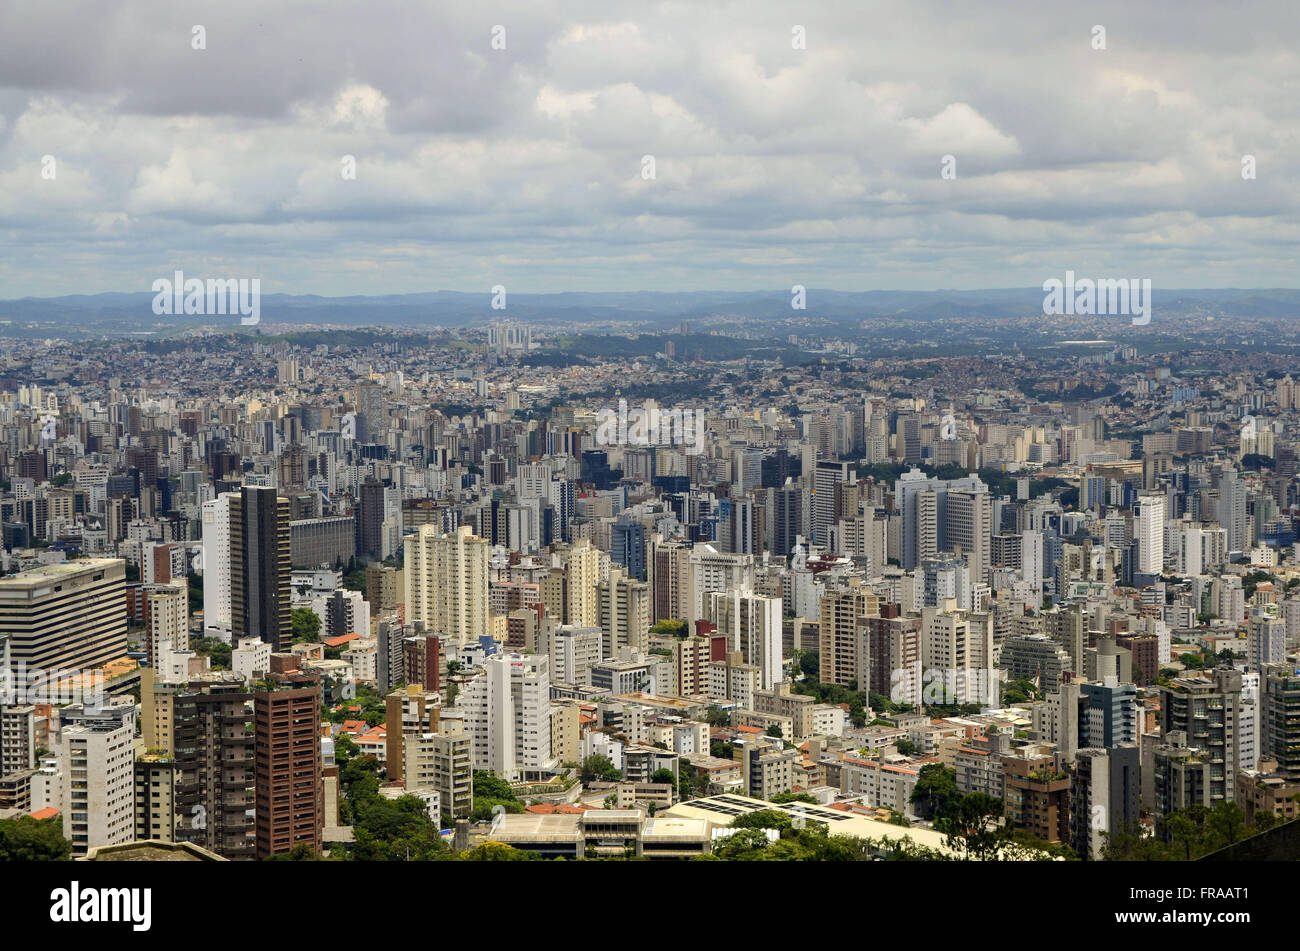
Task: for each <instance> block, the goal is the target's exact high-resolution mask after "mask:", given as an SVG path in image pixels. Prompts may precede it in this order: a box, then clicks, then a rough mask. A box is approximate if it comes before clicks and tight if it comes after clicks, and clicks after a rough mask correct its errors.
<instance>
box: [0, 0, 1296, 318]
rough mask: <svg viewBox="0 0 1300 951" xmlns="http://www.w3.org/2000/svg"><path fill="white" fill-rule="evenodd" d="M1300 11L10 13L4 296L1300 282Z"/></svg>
mask: <svg viewBox="0 0 1300 951" xmlns="http://www.w3.org/2000/svg"><path fill="white" fill-rule="evenodd" d="M810 8H811V9H810ZM1298 11H1300V4H1297V3H1294V2H1292V0H1278V2H1274V3H1257V4H1250V3H1240V2H1234V3H1232V4H1221V3H1204V4H1201V3H1191V2H1187V0H1170V2H1161V0H1141V2H1134V0H1125V2H1122V3H1115V4H1108V3H1084V2H1061V3H1056V2H1052V0H1046V2H1044V0H1035V2H1027V3H1023V4H1018V3H1010V2H997V3H993V2H990V3H973V2H959V3H958V2H951V3H950V2H933V3H931V2H925V0H902V2H898V3H871V2H867V0H856V2H844V3H835V2H828V3H818V4H809V3H795V2H785V3H775V2H765V0H741V2H735V3H716V4H714V3H704V2H681V3H621V2H617V0H612V2H611V0H601V2H586V0H563V2H545V0H543V2H539V0H528V2H522V3H514V2H495V0H474V2H463V3H462V2H447V3H436V4H435V3H422V2H418V0H391V2H388V0H365V2H357V3H328V2H322V0H312V2H302V3H297V2H276V0H267V2H262V3H256V2H242V0H221V2H209V3H186V2H183V0H160V2H156V3H155V2H132V0H122V2H116V3H111V4H106V3H103V2H102V0H87V2H81V3H78V2H65V0H58V2H45V3H41V2H35V0H32V2H22V0H19V2H15V0H9V2H6V3H3V5H0V298H7V297H18V296H24V295H33V296H53V295H57V294H68V293H95V292H99V291H110V290H112V291H128V290H136V291H146V290H148V289H149V286H150V284H151V283H152V282H153V280H154V279H155V278H158V277H162V276H170V275H171V273H172V271H174V270H176V269H178V268H179V269H181V270H184V271H185V272H186V273H187V276H193V277H225V276H230V277H259V278H261V280H262V291H263V293H272V292H286V293H318V294H326V295H341V294H354V293H355V294H379V293H398V292H412V291H425V290H437V289H452V290H462V291H477V290H482V291H483V292H484V293H485V294H486V293H487V291H488V289H489V288H490V287H491V286H492V285H494V284H503V285H505V286H506V287H507V289H508V290H512V291H517V292H547V291H560V290H592V291H595V290H631V289H651V290H658V289H664V290H668V289H685V290H694V289H733V290H746V289H767V288H776V287H786V286H789V285H791V284H795V283H799V284H804V285H807V286H808V287H834V288H839V289H844V290H868V289H876V288H885V289H893V288H898V289H933V288H976V287H1012V286H1037V285H1041V284H1042V282H1043V281H1044V280H1046V279H1048V278H1050V277H1053V276H1056V277H1063V276H1064V272H1065V271H1066V270H1067V269H1072V270H1074V271H1075V272H1076V273H1078V274H1079V275H1080V276H1094V277H1103V276H1112V275H1113V276H1133V277H1144V278H1150V279H1152V281H1153V283H1154V285H1155V287H1156V288H1169V287H1231V286H1237V287H1249V286H1254V287H1295V286H1300V280H1298V279H1297V276H1298V275H1300V267H1298V264H1300V262H1298V260H1297V258H1298V255H1297V238H1298V237H1300V227H1298V222H1297V208H1298V207H1300V186H1298V185H1297V175H1300V123H1298V122H1297V115H1298V113H1300V54H1298V53H1297V48H1298V47H1300V43H1298V42H1297V41H1298V40H1300V12H1298ZM195 25H201V26H203V27H204V29H205V32H206V49H204V50H195V49H192V43H193V27H194V26H195ZM498 25H500V26H502V27H504V30H505V32H504V36H505V46H506V48H505V49H504V50H494V49H493V48H492V41H493V29H494V27H496V26H498ZM1096 25H1101V26H1104V27H1105V42H1106V49H1104V50H1097V49H1094V48H1093V46H1094V31H1093V28H1094V26H1096ZM795 26H802V27H803V28H804V31H805V34H806V49H794V48H793V46H794V43H793V40H794V38H795V37H794V33H793V28H794V27H795ZM1247 154H1249V155H1253V156H1254V157H1255V161H1256V167H1257V178H1256V179H1255V180H1244V179H1243V177H1242V157H1243V156H1244V155H1247ZM345 155H352V156H355V159H356V178H355V180H348V179H345V178H344V177H343V175H342V174H341V172H342V167H343V157H344V156H345ZM646 155H652V156H653V157H654V166H655V167H654V172H655V177H654V178H653V179H647V178H645V177H643V156H646ZM945 155H951V156H953V157H954V159H955V171H956V178H955V179H944V178H943V177H942V176H941V169H942V161H943V157H944V156H945ZM45 156H52V157H53V159H54V165H53V168H54V177H53V178H49V177H43V174H42V172H43V169H47V168H48V167H49V163H48V162H46V163H44V164H43V160H44V157H45Z"/></svg>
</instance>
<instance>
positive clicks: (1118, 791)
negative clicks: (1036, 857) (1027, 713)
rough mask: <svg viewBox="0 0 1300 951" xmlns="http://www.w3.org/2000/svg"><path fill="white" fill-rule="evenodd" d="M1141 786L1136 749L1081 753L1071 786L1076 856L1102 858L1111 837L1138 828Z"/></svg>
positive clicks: (1079, 752) (1128, 746)
mask: <svg viewBox="0 0 1300 951" xmlns="http://www.w3.org/2000/svg"><path fill="white" fill-rule="evenodd" d="M1141 786H1142V783H1141V778H1140V758H1139V753H1138V747H1137V746H1135V745H1133V744H1125V745H1122V746H1116V747H1113V748H1111V749H1096V748H1085V749H1081V750H1079V751H1078V754H1077V756H1076V758H1075V761H1074V766H1073V768H1072V770H1071V784H1070V847H1071V848H1073V849H1074V851H1075V854H1077V855H1078V856H1079V857H1080V858H1083V859H1100V858H1101V857H1102V851H1103V849H1104V848H1105V846H1106V842H1107V839H1108V838H1109V837H1113V836H1115V835H1118V834H1120V833H1122V832H1125V831H1130V830H1134V829H1136V826H1137V821H1138V809H1139V805H1140V796H1141Z"/></svg>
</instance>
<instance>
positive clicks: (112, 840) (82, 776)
mask: <svg viewBox="0 0 1300 951" xmlns="http://www.w3.org/2000/svg"><path fill="white" fill-rule="evenodd" d="M135 719H136V707H135V704H133V703H124V704H114V705H112V706H102V705H101V706H94V707H90V706H86V705H83V704H79V703H74V704H69V705H68V706H65V707H60V708H59V722H60V727H59V744H60V755H59V761H60V765H61V766H62V768H63V777H64V788H63V835H64V837H65V838H66V839H68V840H69V841H70V842H71V843H72V854H73V855H78V856H80V855H85V854H86V852H87V851H89V850H90V849H93V848H96V847H99V846H105V845H120V844H122V843H123V842H130V841H131V840H132V839H133V838H134V837H135Z"/></svg>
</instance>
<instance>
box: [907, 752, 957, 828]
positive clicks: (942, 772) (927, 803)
mask: <svg viewBox="0 0 1300 951" xmlns="http://www.w3.org/2000/svg"><path fill="white" fill-rule="evenodd" d="M960 795H961V794H960V793H959V792H958V791H957V773H956V771H955V770H952V769H949V768H948V767H947V766H944V765H943V764H942V763H927V764H926V765H925V766H922V767H921V771H920V772H919V773H918V774H917V777H916V785H915V786H914V787H913V788H912V798H911V800H910V801H911V803H912V805H914V806H916V807H917V812H918V813H919V814H920V816H921V817H922V818H923V819H931V820H934V819H938V818H941V817H943V816H944V815H946V814H947V812H948V807H949V804H950V803H951V802H952V801H953V800H955V799H957V798H959V797H960Z"/></svg>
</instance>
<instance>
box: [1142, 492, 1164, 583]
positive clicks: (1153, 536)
mask: <svg viewBox="0 0 1300 951" xmlns="http://www.w3.org/2000/svg"><path fill="white" fill-rule="evenodd" d="M1137 543H1138V571H1140V572H1141V573H1142V574H1147V575H1158V574H1160V572H1162V571H1163V570H1164V567H1165V497H1164V494H1163V493H1155V492H1151V493H1143V494H1142V495H1140V496H1139V497H1138V505H1137Z"/></svg>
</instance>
